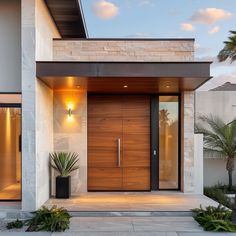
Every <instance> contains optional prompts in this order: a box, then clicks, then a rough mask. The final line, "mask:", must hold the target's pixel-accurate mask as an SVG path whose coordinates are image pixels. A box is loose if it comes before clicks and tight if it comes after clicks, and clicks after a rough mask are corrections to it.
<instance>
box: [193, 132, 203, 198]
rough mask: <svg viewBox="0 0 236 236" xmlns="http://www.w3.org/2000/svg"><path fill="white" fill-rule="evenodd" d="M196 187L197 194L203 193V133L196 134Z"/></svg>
mask: <svg viewBox="0 0 236 236" xmlns="http://www.w3.org/2000/svg"><path fill="white" fill-rule="evenodd" d="M194 188H195V193H196V194H203V135H202V134H195V135H194Z"/></svg>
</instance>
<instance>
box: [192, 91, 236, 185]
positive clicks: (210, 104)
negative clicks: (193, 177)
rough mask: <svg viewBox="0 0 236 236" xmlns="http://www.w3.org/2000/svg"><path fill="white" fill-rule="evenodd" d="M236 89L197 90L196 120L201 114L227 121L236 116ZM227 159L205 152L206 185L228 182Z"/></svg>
mask: <svg viewBox="0 0 236 236" xmlns="http://www.w3.org/2000/svg"><path fill="white" fill-rule="evenodd" d="M235 98H236V91H204V92H203V91H201V92H200V91H199V92H196V105H195V114H196V115H195V116H196V117H195V122H196V123H197V122H198V116H199V115H210V114H212V115H214V116H215V115H216V116H219V117H221V118H222V119H223V120H224V121H225V122H230V121H232V120H233V119H235V118H236V99H235ZM225 166H226V163H225V160H223V159H219V158H213V157H212V155H211V156H209V154H207V153H204V186H213V185H216V184H218V183H222V184H228V174H227V171H226V169H225ZM235 166H236V161H235ZM233 182H234V184H236V171H234V173H233Z"/></svg>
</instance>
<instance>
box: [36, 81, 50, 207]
mask: <svg viewBox="0 0 236 236" xmlns="http://www.w3.org/2000/svg"><path fill="white" fill-rule="evenodd" d="M36 108H37V109H36V171H37V176H36V203H37V205H36V207H37V208H38V207H40V206H41V205H42V204H43V203H44V202H46V201H47V200H48V198H49V179H50V178H49V153H50V152H52V151H53V91H52V90H51V89H50V88H49V87H47V86H46V85H45V84H44V83H43V82H41V81H40V80H37V82H36Z"/></svg>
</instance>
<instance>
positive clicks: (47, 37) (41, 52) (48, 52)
mask: <svg viewBox="0 0 236 236" xmlns="http://www.w3.org/2000/svg"><path fill="white" fill-rule="evenodd" d="M35 17H36V19H35V24H36V28H35V30H36V60H37V61H48V60H52V54H53V50H52V48H53V38H60V34H59V32H58V30H57V28H56V26H55V24H54V22H53V20H52V18H51V16H50V14H49V13H48V9H47V6H46V5H45V3H44V1H43V0H36V16H35Z"/></svg>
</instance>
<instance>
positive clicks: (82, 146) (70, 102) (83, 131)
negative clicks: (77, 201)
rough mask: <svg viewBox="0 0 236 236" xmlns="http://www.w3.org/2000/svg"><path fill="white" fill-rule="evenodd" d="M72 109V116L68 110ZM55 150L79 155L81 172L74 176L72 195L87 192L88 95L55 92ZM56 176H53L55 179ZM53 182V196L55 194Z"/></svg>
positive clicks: (75, 92)
mask: <svg viewBox="0 0 236 236" xmlns="http://www.w3.org/2000/svg"><path fill="white" fill-rule="evenodd" d="M69 107H71V108H72V116H71V117H68V115H67V110H68V108H69ZM53 114H54V118H53V119H54V120H53V124H54V150H55V151H66V152H76V153H78V154H79V165H80V168H79V171H74V172H73V174H72V189H71V190H72V195H78V194H79V193H81V192H87V93H86V92H79V91H54V102H53ZM54 177H55V175H54V176H53V178H54ZM54 183H55V180H53V181H52V194H54V192H55V186H54Z"/></svg>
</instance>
